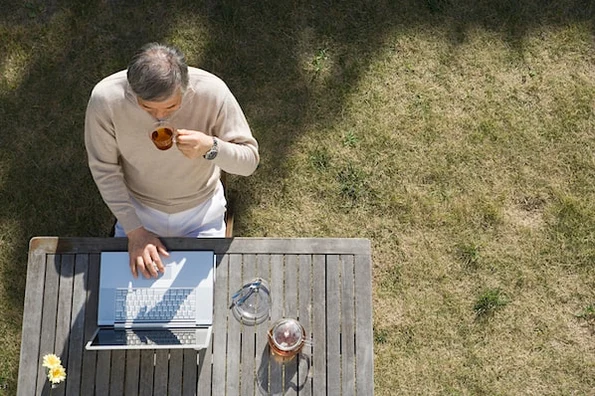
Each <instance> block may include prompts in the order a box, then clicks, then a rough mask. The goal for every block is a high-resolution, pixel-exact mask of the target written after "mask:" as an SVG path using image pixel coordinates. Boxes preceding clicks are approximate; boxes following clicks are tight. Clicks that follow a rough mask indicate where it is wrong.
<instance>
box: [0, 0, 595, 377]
mask: <svg viewBox="0 0 595 396" xmlns="http://www.w3.org/2000/svg"><path fill="white" fill-rule="evenodd" d="M0 6H2V8H3V9H4V10H12V12H5V13H2V14H1V15H0V28H1V29H2V35H3V36H4V37H6V39H3V40H0V54H2V55H0V70H2V71H3V74H4V76H3V77H5V76H8V77H9V78H7V79H6V81H5V82H2V83H0V119H1V120H2V126H3V129H4V130H3V133H2V134H0V164H1V165H2V169H1V171H0V182H1V185H0V200H1V201H2V203H3V205H2V206H1V207H0V237H2V238H3V239H4V240H3V241H2V242H3V257H2V258H1V259H0V260H1V261H0V277H1V279H2V283H3V288H4V292H3V296H2V297H3V298H4V299H6V301H7V306H14V307H22V305H23V296H24V289H25V275H24V273H25V270H24V269H25V263H26V262H27V261H26V260H27V243H28V241H29V239H30V238H31V237H32V236H36V235H57V236H108V234H109V232H110V229H111V225H112V222H113V219H112V216H111V214H110V212H109V211H108V210H107V208H106V207H105V205H104V204H103V202H102V200H101V198H100V196H99V193H98V191H97V189H96V187H95V185H94V183H93V180H92V178H91V175H90V173H89V171H88V168H87V164H86V153H85V150H84V143H83V122H84V112H85V107H86V102H87V99H88V96H89V93H90V91H91V89H92V87H93V86H94V84H95V83H97V82H98V81H99V80H100V79H101V78H103V77H105V76H107V75H109V74H111V73H113V72H116V71H118V70H121V69H123V68H125V67H126V64H127V62H128V60H129V58H130V56H131V54H132V53H133V52H134V51H135V50H136V49H137V48H139V47H140V46H141V45H142V44H144V43H146V42H149V41H166V42H173V43H174V44H176V45H179V46H180V47H182V49H183V50H185V52H186V53H187V55H188V60H189V63H190V64H192V65H195V66H198V67H201V68H204V69H206V70H208V71H211V72H213V73H215V74H217V75H218V76H220V77H222V78H223V80H224V81H226V82H227V84H228V85H229V86H230V88H231V90H232V92H234V94H235V95H236V97H237V98H238V101H239V102H240V104H241V105H242V107H243V108H244V110H245V112H246V115H247V117H248V119H249V122H250V124H251V126H252V128H253V132H254V134H255V136H256V138H257V140H258V141H259V144H260V150H261V156H262V162H261V165H260V169H259V170H258V171H257V173H256V174H255V175H253V176H251V178H253V179H254V180H258V186H259V187H258V189H255V188H253V187H254V185H255V184H254V183H252V182H251V181H250V180H251V178H248V179H239V178H234V179H233V182H234V186H233V187H232V188H233V190H234V195H235V198H236V199H235V202H236V208H235V211H236V214H237V217H236V220H237V222H236V225H237V229H238V231H239V233H242V230H243V229H244V225H243V222H242V213H243V212H246V211H248V209H249V208H250V207H251V206H256V205H259V204H261V203H263V202H265V201H267V200H270V199H274V198H275V194H276V193H278V191H279V190H280V189H281V187H280V186H282V184H283V180H284V179H285V177H286V175H287V174H288V173H289V172H291V171H292V169H291V164H289V163H288V162H287V161H286V159H287V156H288V153H289V152H290V151H291V150H293V149H294V147H295V144H296V142H297V141H298V139H300V137H301V136H303V134H305V133H313V132H311V130H312V129H313V127H312V126H313V125H314V126H316V125H332V124H334V123H336V122H338V121H340V120H341V119H342V115H341V112H342V109H343V108H344V106H345V101H346V98H348V97H349V95H350V94H351V93H352V92H353V91H354V90H355V87H357V85H358V82H359V80H360V79H361V78H362V77H363V76H364V74H365V73H366V71H367V70H368V67H369V66H370V63H371V61H372V60H374V59H375V57H376V56H378V54H377V51H378V50H379V49H380V48H381V47H382V46H383V45H384V44H385V41H386V39H387V36H388V35H392V36H394V35H395V34H397V35H403V36H406V35H407V34H408V32H409V31H412V30H415V31H419V30H420V29H428V30H430V31H431V30H432V29H434V28H437V27H438V28H440V29H443V30H444V31H446V36H447V37H448V39H449V43H448V45H450V46H452V47H453V48H454V49H456V47H457V46H459V45H461V44H463V43H465V41H466V39H467V34H468V32H469V30H470V29H473V28H477V27H479V28H483V29H486V30H489V31H492V32H495V33H497V34H499V35H501V36H502V37H503V38H504V39H505V40H506V41H507V42H509V43H510V44H511V47H512V48H514V49H516V50H517V51H518V52H519V53H520V54H521V55H522V51H523V41H524V39H525V37H526V36H527V35H528V34H529V33H530V32H532V31H534V30H538V29H540V28H541V27H543V26H566V25H569V24H574V23H580V24H587V25H588V26H589V27H590V29H591V32H595V23H594V21H595V5H594V3H593V2H591V1H589V0H562V1H551V0H533V1H531V0H525V1H523V0H519V1H515V0H504V1H498V2H492V1H487V0H483V1H470V0H425V1H413V0H396V1H391V0H378V1H371V0H367V1H359V0H346V1H335V0H297V1H273V0H264V1H259V2H253V3H247V2H245V1H240V0H220V1H215V0H205V1H202V2H186V1H181V0H174V1H170V2H158V1H149V0H147V1H137V2H133V3H132V2H125V1H123V0H95V1H89V2H78V1H74V0H70V1H64V2H56V1H55V0H54V1H49V2H43V1H41V0H29V1H27V2H16V1H6V0H0ZM395 32H396V33H395ZM273 126H274V128H273ZM271 191H272V192H274V193H273V195H272V196H271V195H270V194H266V192H271ZM6 315H7V323H10V326H11V329H12V330H11V331H12V332H14V334H20V328H21V320H22V312H20V310H15V311H13V312H8V313H7V314H6ZM13 377H15V378H16V372H15V373H13Z"/></svg>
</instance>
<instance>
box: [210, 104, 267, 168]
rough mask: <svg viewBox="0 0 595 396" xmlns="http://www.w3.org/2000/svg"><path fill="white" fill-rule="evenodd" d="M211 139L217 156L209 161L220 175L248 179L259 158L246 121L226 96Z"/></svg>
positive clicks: (235, 105)
mask: <svg viewBox="0 0 595 396" xmlns="http://www.w3.org/2000/svg"><path fill="white" fill-rule="evenodd" d="M213 135H214V136H216V137H218V138H219V140H220V144H219V154H218V155H217V157H215V159H214V160H213V161H214V163H215V164H216V165H217V166H219V167H220V168H221V169H222V170H223V171H225V172H227V173H231V174H235V175H241V176H250V175H251V174H252V173H254V171H255V170H256V167H257V166H258V163H259V161H260V157H259V154H258V143H257V142H256V139H254V137H253V136H252V132H251V131H250V127H249V126H248V122H247V121H246V117H245V116H244V113H243V112H242V109H241V108H240V105H239V103H238V102H237V100H236V99H235V97H234V96H233V95H232V94H231V93H228V95H227V96H226V98H225V101H224V102H223V105H222V107H221V109H220V111H219V113H218V115H217V120H216V124H215V128H214V131H213Z"/></svg>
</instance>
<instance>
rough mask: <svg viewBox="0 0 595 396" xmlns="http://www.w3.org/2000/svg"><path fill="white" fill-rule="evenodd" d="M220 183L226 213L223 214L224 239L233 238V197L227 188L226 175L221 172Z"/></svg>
mask: <svg viewBox="0 0 595 396" xmlns="http://www.w3.org/2000/svg"><path fill="white" fill-rule="evenodd" d="M221 183H222V184H223V191H224V194H225V199H226V200H227V211H226V212H225V238H233V220H234V211H233V195H232V194H231V190H230V189H229V188H228V180H227V173H225V172H223V171H221Z"/></svg>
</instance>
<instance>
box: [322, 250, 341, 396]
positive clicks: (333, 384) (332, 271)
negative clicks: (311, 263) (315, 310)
mask: <svg viewBox="0 0 595 396" xmlns="http://www.w3.org/2000/svg"><path fill="white" fill-rule="evenodd" d="M340 284H341V265H340V261H339V256H337V255H332V256H327V258H326V307H327V310H326V327H327V329H331V331H327V333H326V364H327V372H326V375H327V378H326V381H327V382H326V389H327V392H328V394H329V395H340V394H341V352H340V345H341V331H342V328H341V311H342V309H341V307H342V303H343V301H342V300H341V289H340Z"/></svg>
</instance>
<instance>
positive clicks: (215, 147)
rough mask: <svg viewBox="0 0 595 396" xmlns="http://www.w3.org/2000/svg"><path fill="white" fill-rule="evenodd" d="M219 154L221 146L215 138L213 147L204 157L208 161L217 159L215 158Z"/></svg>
mask: <svg viewBox="0 0 595 396" xmlns="http://www.w3.org/2000/svg"><path fill="white" fill-rule="evenodd" d="M217 154H219V146H218V144H217V138H216V137H214V136H213V146H212V147H211V148H210V149H209V151H207V152H206V154H205V155H203V157H205V159H208V160H212V159H215V157H216V156H217Z"/></svg>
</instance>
